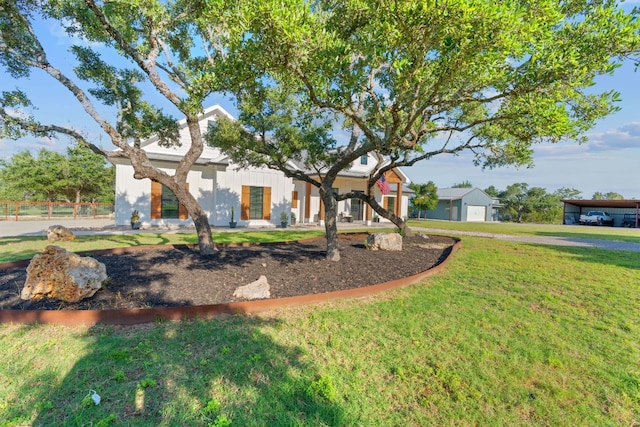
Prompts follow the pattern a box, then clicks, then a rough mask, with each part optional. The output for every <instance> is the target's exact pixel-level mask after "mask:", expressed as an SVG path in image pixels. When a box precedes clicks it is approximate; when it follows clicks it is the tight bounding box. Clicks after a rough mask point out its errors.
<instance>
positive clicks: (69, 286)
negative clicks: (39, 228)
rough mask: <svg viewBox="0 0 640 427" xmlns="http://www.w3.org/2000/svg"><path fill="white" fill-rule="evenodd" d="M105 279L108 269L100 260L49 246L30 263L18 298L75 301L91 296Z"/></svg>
mask: <svg viewBox="0 0 640 427" xmlns="http://www.w3.org/2000/svg"><path fill="white" fill-rule="evenodd" d="M106 280H107V268H106V267H105V265H104V264H103V263H101V262H99V261H96V260H95V259H93V258H89V257H81V256H79V255H76V254H74V253H72V252H68V251H67V250H65V249H64V248H61V247H59V246H53V245H49V246H47V247H46V248H45V249H44V252H43V253H42V254H39V255H36V256H34V257H33V259H32V260H31V262H30V263H29V266H28V267H27V280H26V281H25V284H24V287H23V288H22V292H21V293H20V298H21V299H23V300H32V299H41V298H55V299H59V300H62V301H66V302H78V301H80V300H83V299H85V298H89V297H92V296H93V295H94V294H95V293H96V292H97V291H98V289H100V288H101V287H102V284H103V283H104V282H105V281H106Z"/></svg>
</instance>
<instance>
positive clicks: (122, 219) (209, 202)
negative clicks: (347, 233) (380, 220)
mask: <svg viewBox="0 0 640 427" xmlns="http://www.w3.org/2000/svg"><path fill="white" fill-rule="evenodd" d="M221 116H224V117H228V118H231V119H233V118H232V117H231V115H230V114H229V113H227V112H226V111H225V110H224V109H223V108H222V107H220V106H218V105H216V106H213V107H210V108H208V109H206V110H205V111H204V113H203V114H202V116H201V119H200V127H201V129H202V131H203V133H205V132H206V131H207V128H208V126H209V123H210V122H211V121H215V120H216V119H217V117H221ZM179 125H180V142H181V146H179V147H170V148H168V147H161V146H160V145H159V144H158V140H157V138H151V139H149V140H147V141H144V142H143V143H141V147H142V148H143V149H144V150H145V151H146V153H147V155H148V157H149V159H150V160H152V162H153V163H154V165H155V166H157V167H158V168H160V169H163V170H165V171H167V172H168V173H172V170H173V169H174V168H175V165H176V164H177V163H178V162H179V161H180V159H181V158H182V156H183V155H184V153H186V151H187V150H188V147H189V143H190V142H189V141H190V140H189V134H188V130H187V128H186V121H181V122H179ZM376 163H377V158H376V157H375V155H374V154H371V153H370V154H368V155H367V156H363V157H362V158H361V159H359V160H358V161H356V162H354V164H353V166H352V167H351V168H350V169H349V170H347V171H344V172H343V173H342V174H341V175H340V176H339V177H338V178H337V179H336V182H335V184H336V186H337V190H338V191H340V192H345V191H363V192H364V191H365V189H366V177H367V176H368V174H369V172H370V171H371V170H372V169H373V168H374V167H375V165H376ZM114 164H115V167H116V203H115V221H116V225H127V224H129V222H130V218H131V212H132V211H133V210H137V211H138V212H139V213H140V221H141V223H142V226H143V227H145V226H147V227H148V226H187V225H190V224H192V221H191V219H190V218H188V216H187V214H186V211H185V210H184V209H182V207H181V206H179V205H178V203H177V199H176V197H175V195H174V194H173V193H172V192H171V191H170V190H169V189H167V188H166V187H164V186H162V185H161V184H158V183H155V182H152V181H151V180H149V179H142V180H137V179H135V178H134V176H133V167H132V166H131V163H130V162H129V160H128V159H126V158H123V159H119V160H116V161H114ZM385 178H386V181H387V183H388V184H389V187H390V190H391V191H390V192H389V193H388V194H385V195H383V194H382V192H381V191H380V189H379V188H377V187H376V188H375V190H374V191H375V193H374V194H375V196H376V199H377V200H378V202H379V203H382V204H383V205H384V206H385V207H387V209H393V210H394V212H395V213H396V215H399V216H406V215H407V212H408V210H407V206H408V198H407V196H406V195H403V193H402V185H403V184H406V183H408V182H409V179H408V177H407V176H406V175H405V174H404V173H403V172H402V171H401V170H400V169H399V168H396V169H393V170H391V171H389V172H387V174H386V175H385ZM187 184H188V186H189V191H190V192H191V193H192V194H193V195H194V196H195V197H196V199H197V200H198V203H200V205H201V206H202V208H203V209H204V210H205V212H207V215H208V218H209V223H210V224H211V225H213V226H228V225H229V221H230V219H231V210H232V208H233V209H234V213H235V217H234V219H235V220H236V221H237V222H238V226H241V227H243V226H244V227H273V226H275V225H276V224H278V223H280V214H281V213H282V212H285V213H286V214H287V215H291V214H294V215H295V217H296V219H297V222H298V223H300V222H304V223H322V222H323V220H324V206H323V204H322V202H321V200H320V196H319V194H318V190H317V188H316V187H315V186H312V185H311V184H309V183H306V182H303V181H297V180H293V179H291V178H287V177H286V176H284V174H283V173H282V172H280V171H276V170H272V169H268V168H255V167H251V168H243V169H241V168H239V167H238V166H237V165H234V164H233V163H232V162H231V161H230V160H229V159H228V158H227V157H226V156H225V155H224V154H223V153H221V152H220V150H218V149H216V148H212V147H205V149H204V152H203V153H202V155H201V156H200V158H199V159H198V161H197V162H196V164H195V165H194V166H193V167H192V168H191V170H190V172H189V175H188V177H187ZM363 205H364V204H363V202H361V201H360V200H358V199H350V200H345V201H341V202H339V204H338V213H339V215H338V218H339V220H344V221H354V222H363V223H368V224H370V223H371V221H372V220H374V218H373V217H372V210H371V208H370V207H369V206H368V205H364V206H363Z"/></svg>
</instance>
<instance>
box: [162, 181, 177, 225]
mask: <svg viewBox="0 0 640 427" xmlns="http://www.w3.org/2000/svg"><path fill="white" fill-rule="evenodd" d="M179 205H180V203H178V198H177V197H176V195H175V194H174V192H173V191H171V189H170V188H168V187H165V186H164V185H163V186H162V196H161V206H160V212H161V217H162V218H168V219H170V218H176V219H177V218H179V211H180V209H179Z"/></svg>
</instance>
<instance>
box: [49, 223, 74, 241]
mask: <svg viewBox="0 0 640 427" xmlns="http://www.w3.org/2000/svg"><path fill="white" fill-rule="evenodd" d="M75 238H76V236H75V234H73V231H71V230H69V229H68V228H67V227H65V226H63V225H52V226H51V227H49V228H48V229H47V239H48V240H50V241H52V242H65V241H69V240H73V239H75Z"/></svg>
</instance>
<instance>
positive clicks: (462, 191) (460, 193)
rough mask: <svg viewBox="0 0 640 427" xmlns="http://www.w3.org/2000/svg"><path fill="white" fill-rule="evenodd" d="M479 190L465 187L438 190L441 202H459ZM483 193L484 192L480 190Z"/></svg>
mask: <svg viewBox="0 0 640 427" xmlns="http://www.w3.org/2000/svg"><path fill="white" fill-rule="evenodd" d="M475 190H478V188H475V187H463V188H438V199H439V200H459V199H462V198H463V197H464V196H466V195H467V194H468V193H471V192H472V191H475ZM480 191H482V190H480Z"/></svg>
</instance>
